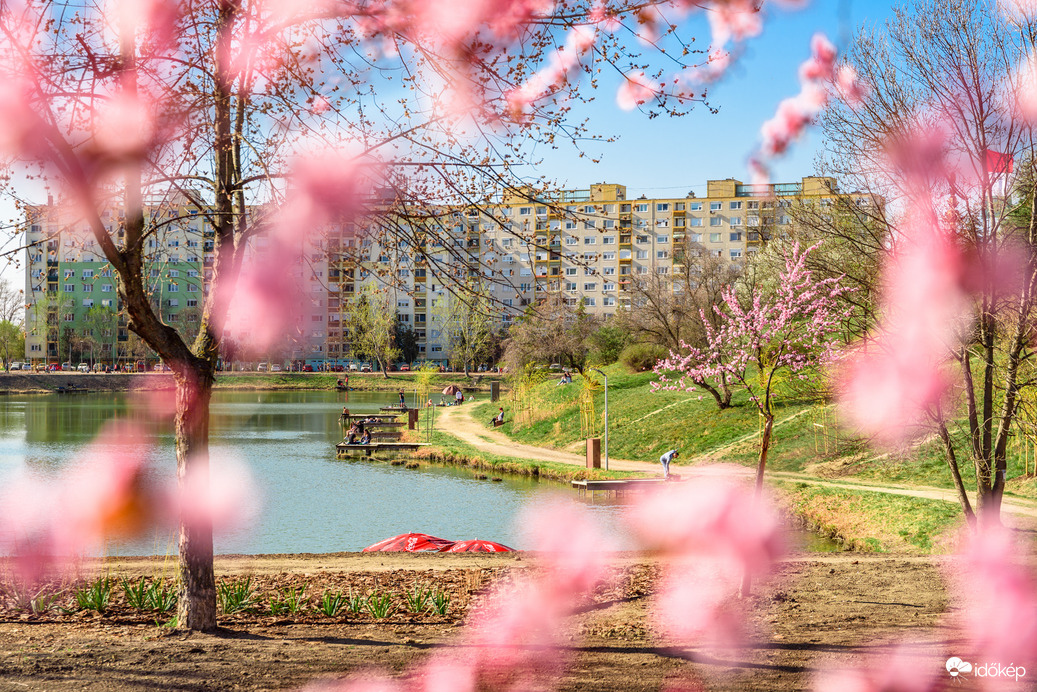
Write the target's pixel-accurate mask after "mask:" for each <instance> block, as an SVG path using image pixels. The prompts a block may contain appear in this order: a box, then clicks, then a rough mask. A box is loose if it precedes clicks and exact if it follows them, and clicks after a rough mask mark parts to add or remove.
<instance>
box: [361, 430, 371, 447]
mask: <svg viewBox="0 0 1037 692" xmlns="http://www.w3.org/2000/svg"><path fill="white" fill-rule="evenodd" d="M360 444H362V445H369V444H371V431H370V430H365V431H364V435H363V437H361V438H360Z"/></svg>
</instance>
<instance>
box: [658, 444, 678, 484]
mask: <svg viewBox="0 0 1037 692" xmlns="http://www.w3.org/2000/svg"><path fill="white" fill-rule="evenodd" d="M680 454H681V453H680V452H678V451H677V450H676V449H671V450H670V451H668V452H667V453H666V454H663V455H662V456H661V457H659V463H660V464H662V465H663V478H664V479H666V478H669V477H670V462H671V461H673V460H674V459H676V458H677V457H679V456H680Z"/></svg>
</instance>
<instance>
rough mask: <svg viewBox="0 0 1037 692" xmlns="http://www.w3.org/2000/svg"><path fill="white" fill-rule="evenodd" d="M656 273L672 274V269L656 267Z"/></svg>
mask: <svg viewBox="0 0 1037 692" xmlns="http://www.w3.org/2000/svg"><path fill="white" fill-rule="evenodd" d="M655 273H656V274H669V273H670V268H669V267H656V268H655Z"/></svg>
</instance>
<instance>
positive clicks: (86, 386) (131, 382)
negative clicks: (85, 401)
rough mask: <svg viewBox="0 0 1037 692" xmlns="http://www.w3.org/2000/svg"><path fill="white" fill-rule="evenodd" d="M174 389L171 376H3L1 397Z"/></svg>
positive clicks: (41, 374)
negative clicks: (6, 395) (63, 392)
mask: <svg viewBox="0 0 1037 692" xmlns="http://www.w3.org/2000/svg"><path fill="white" fill-rule="evenodd" d="M173 387H174V384H173V377H172V375H170V374H169V373H139V374H132V373H110V374H103V373H84V372H49V373H33V372H25V373H22V372H17V371H16V372H7V373H0V394H49V393H52V392H56V391H59V390H62V389H74V390H77V391H86V392H127V391H137V390H148V389H172V388H173Z"/></svg>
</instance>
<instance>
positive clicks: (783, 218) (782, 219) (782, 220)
mask: <svg viewBox="0 0 1037 692" xmlns="http://www.w3.org/2000/svg"><path fill="white" fill-rule="evenodd" d="M778 223H779V224H781V225H782V226H788V225H789V224H790V223H791V221H790V220H789V217H787V216H779V217H778Z"/></svg>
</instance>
